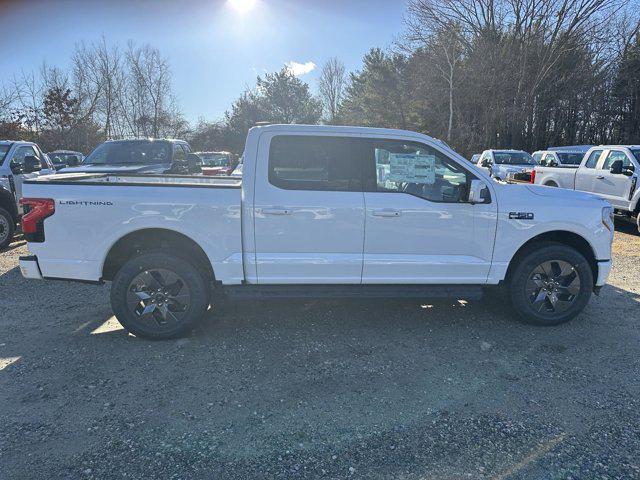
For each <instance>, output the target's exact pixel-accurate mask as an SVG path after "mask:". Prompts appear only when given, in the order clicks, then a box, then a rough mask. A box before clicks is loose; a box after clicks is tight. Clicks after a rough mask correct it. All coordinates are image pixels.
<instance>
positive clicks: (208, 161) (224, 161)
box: [200, 153, 231, 167]
mask: <svg viewBox="0 0 640 480" xmlns="http://www.w3.org/2000/svg"><path fill="white" fill-rule="evenodd" d="M200 157H201V158H202V163H203V164H204V166H205V167H228V166H230V165H231V159H230V158H229V155H227V154H223V153H207V154H203V155H200Z"/></svg>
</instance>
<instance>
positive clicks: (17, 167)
mask: <svg viewBox="0 0 640 480" xmlns="http://www.w3.org/2000/svg"><path fill="white" fill-rule="evenodd" d="M10 156H11V162H10V164H9V166H10V167H11V170H12V171H13V172H15V173H14V175H13V180H14V184H15V188H16V201H18V202H19V200H20V199H21V198H22V184H23V182H24V181H25V180H30V179H33V178H37V177H39V176H40V175H48V174H51V173H55V170H54V169H53V168H52V166H51V165H49V163H48V162H47V159H46V157H45V156H44V154H43V153H42V152H40V151H38V149H36V148H35V147H33V146H32V145H22V146H18V147H16V150H15V152H14V153H12V154H11V153H10ZM28 156H34V157H36V158H38V159H39V160H40V166H41V170H39V171H37V172H30V173H21V170H22V169H23V168H24V159H25V157H28ZM18 213H20V214H22V205H20V204H19V203H18Z"/></svg>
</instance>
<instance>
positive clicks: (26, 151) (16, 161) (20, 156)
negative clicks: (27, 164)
mask: <svg viewBox="0 0 640 480" xmlns="http://www.w3.org/2000/svg"><path fill="white" fill-rule="evenodd" d="M28 156H34V157H35V156H37V154H36V151H35V149H34V148H33V147H32V146H30V145H29V146H24V147H18V149H16V153H14V154H13V157H12V158H11V165H22V166H24V158H25V157H28Z"/></svg>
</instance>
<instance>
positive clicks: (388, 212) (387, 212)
mask: <svg viewBox="0 0 640 480" xmlns="http://www.w3.org/2000/svg"><path fill="white" fill-rule="evenodd" d="M372 215H373V216H374V217H399V216H400V215H402V212H401V211H400V210H393V209H391V208H383V209H381V210H374V211H373V212H372Z"/></svg>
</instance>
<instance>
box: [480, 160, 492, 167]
mask: <svg viewBox="0 0 640 480" xmlns="http://www.w3.org/2000/svg"><path fill="white" fill-rule="evenodd" d="M480 165H482V166H483V167H485V168H488V167H490V166H491V162H490V161H489V160H487V159H486V158H485V159H484V160H482V163H480Z"/></svg>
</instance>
